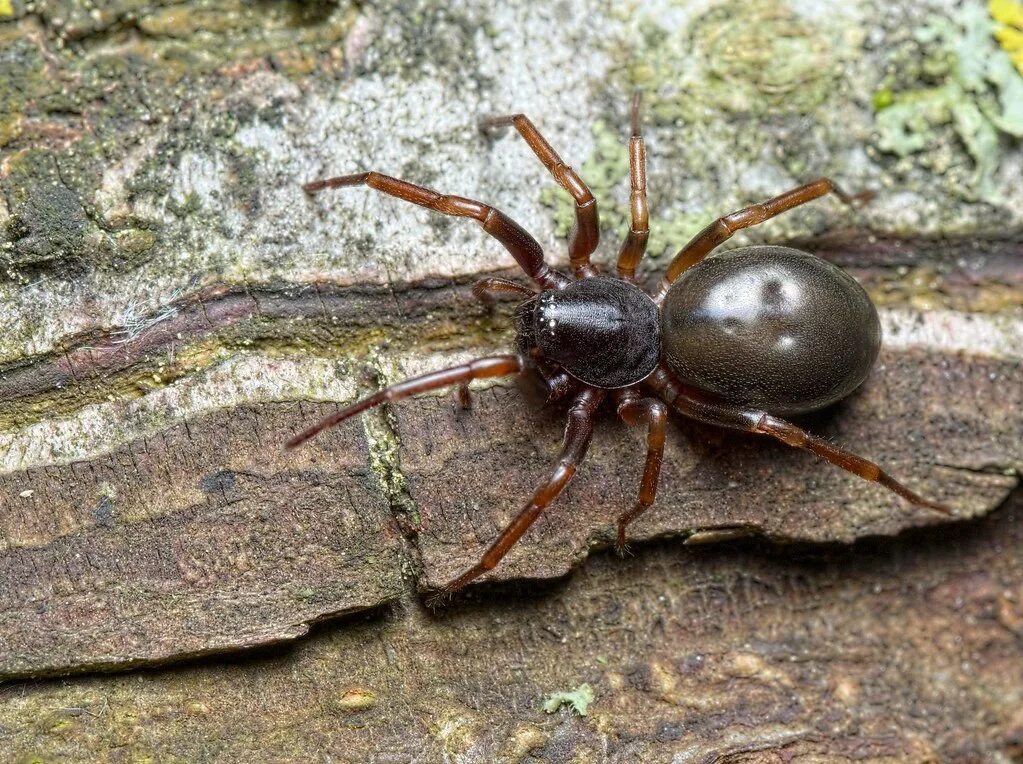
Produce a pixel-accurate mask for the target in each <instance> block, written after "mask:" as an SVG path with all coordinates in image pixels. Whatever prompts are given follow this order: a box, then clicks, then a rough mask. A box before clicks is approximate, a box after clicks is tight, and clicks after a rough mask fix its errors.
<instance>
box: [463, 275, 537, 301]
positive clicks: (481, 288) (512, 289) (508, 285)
mask: <svg viewBox="0 0 1023 764" xmlns="http://www.w3.org/2000/svg"><path fill="white" fill-rule="evenodd" d="M499 294H514V295H518V296H519V297H525V298H529V297H532V296H533V295H535V294H536V292H534V291H533V290H532V289H530V288H529V287H526V286H523V285H522V284H519V283H517V282H515V281H510V280H508V279H501V278H497V277H490V278H485V279H480V280H479V281H477V282H476V283H475V284H473V285H472V296H473V297H475V298H476V299H477V300H479V301H480V302H482V303H483V304H484V305H492V304H493V302H494V299H495V297H496V296H497V295H499Z"/></svg>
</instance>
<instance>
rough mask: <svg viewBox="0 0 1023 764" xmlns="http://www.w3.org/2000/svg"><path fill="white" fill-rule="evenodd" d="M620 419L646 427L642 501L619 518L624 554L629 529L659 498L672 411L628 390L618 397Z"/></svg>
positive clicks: (618, 544) (620, 545)
mask: <svg viewBox="0 0 1023 764" xmlns="http://www.w3.org/2000/svg"><path fill="white" fill-rule="evenodd" d="M618 416H620V417H621V418H622V421H624V422H625V423H626V424H627V425H629V426H630V427H636V426H638V425H641V424H646V426H647V435H646V447H647V450H646V463H645V464H644V466H643V480H642V481H641V482H640V484H639V501H637V502H636V505H635V506H634V507H633V508H632V509H630V510H629V511H628V512H625V513H623V514H621V515H619V517H618V536H617V539H616V541H615V547H616V548H617V549H618V552H619V554H624V552H625V549H626V546H625V528H626V526H627V525H628V524H629V523H631V522H632V521H633V520H635V519H636V518H637V517H639V516H640V515H641V514H643V513H644V512H646V511H647V510H648V509H649V508H650V505H651V504H653V503H654V497H655V496H656V495H657V480H658V478H659V477H660V475H661V461H662V460H663V458H664V433H665V429H666V428H667V425H668V408H667V406H665V405H664V403H662V402H661V401H660V400H658V399H657V398H641V397H640V396H639V395H638V394H636V393H634V392H632V391H628V392H624V393H620V394H619V396H618Z"/></svg>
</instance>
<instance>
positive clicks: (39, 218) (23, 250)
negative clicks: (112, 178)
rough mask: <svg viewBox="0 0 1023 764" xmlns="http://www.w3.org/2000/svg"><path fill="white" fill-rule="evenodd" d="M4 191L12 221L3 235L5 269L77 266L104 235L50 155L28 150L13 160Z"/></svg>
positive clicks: (2, 186)
mask: <svg viewBox="0 0 1023 764" xmlns="http://www.w3.org/2000/svg"><path fill="white" fill-rule="evenodd" d="M6 170H7V172H6V175H5V176H4V177H2V178H0V189H2V191H3V194H4V197H5V198H6V199H7V205H8V208H9V212H10V217H8V218H7V221H6V223H5V230H4V231H3V233H2V234H0V241H2V242H3V245H4V246H3V249H2V250H0V258H2V261H0V262H3V265H4V266H6V268H5V269H7V270H10V269H12V268H15V269H17V268H23V267H41V266H45V265H46V264H49V263H52V262H64V263H77V262H79V261H80V260H81V259H82V257H83V256H84V255H85V252H86V249H87V243H88V241H89V240H90V239H93V238H95V237H96V236H97V234H98V233H99V232H98V230H97V229H96V227H95V226H94V225H93V224H92V223H91V222H90V220H89V218H88V215H87V214H86V212H85V209H84V208H83V207H82V204H81V202H80V200H79V197H78V195H77V194H76V193H75V192H74V191H73V190H72V189H70V188H69V187H68V186H67V185H66V183H65V181H64V179H63V178H62V177H61V173H60V171H59V169H58V166H57V163H56V161H55V158H54V155H53V153H52V152H50V151H46V150H42V149H36V150H32V149H30V150H25V151H22V152H19V153H18V154H16V155H14V156H12V157H9V158H8V160H7V163H6Z"/></svg>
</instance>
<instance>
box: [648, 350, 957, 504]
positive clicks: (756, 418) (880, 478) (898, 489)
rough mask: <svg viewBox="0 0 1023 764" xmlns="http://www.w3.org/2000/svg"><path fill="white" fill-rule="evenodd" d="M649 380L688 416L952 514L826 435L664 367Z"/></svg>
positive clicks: (667, 400) (668, 401) (674, 405)
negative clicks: (712, 392)
mask: <svg viewBox="0 0 1023 764" xmlns="http://www.w3.org/2000/svg"><path fill="white" fill-rule="evenodd" d="M649 381H650V384H651V386H652V387H653V388H654V389H656V390H657V391H658V392H659V394H660V395H661V397H662V398H663V399H664V401H665V402H666V403H667V404H668V405H669V406H672V407H673V408H675V409H676V410H677V411H679V412H680V413H682V414H685V415H686V416H688V417H691V418H693V419H697V420H699V421H701V422H706V423H708V424H713V425H717V426H718V427H728V428H731V429H733V430H745V431H746V432H757V433H761V434H762V435H770V436H772V437H774V438H777V439H778V440H780V441H782V442H783V443H785V444H787V445H789V446H792V447H793V448H801V449H803V450H804V451H809V452H810V453H812V454H816V455H817V456H819V457H821V458H822V459H824V460H826V461H829V462H831V463H832V464H834V465H836V466H838V467H841V468H842V469H844V470H845V471H846V472H851V473H852V474H854V475H858V476H859V477H861V478H863V479H864V480H870V481H872V482H874V483H880V484H881V485H883V486H884V487H885V488H887V489H888V490H889V491H892V492H893V493H896V494H898V495H899V496H901V497H902V498H904V499H905V500H906V501H908V502H909V503H910V504H915V505H917V506H919V507H926V508H927V509H933V510H934V511H935V512H941V513H942V514H945V515H951V514H952V510H951V509H950V508H948V507H946V506H945V505H943V504H938V503H937V502H934V501H930V500H928V499H925V498H923V497H922V496H919V495H918V494H916V493H914V492H913V491H911V490H909V489H908V488H906V486H904V485H903V484H902V483H900V482H899V481H897V480H896V479H895V478H893V477H892V476H891V475H889V474H888V473H887V472H885V471H884V470H882V469H881V468H880V467H879V466H878V465H876V464H874V462H872V461H869V460H867V459H864V458H863V457H862V456H857V455H856V454H854V453H852V452H851V451H846V450H844V449H841V448H839V447H838V446H835V445H832V444H831V443H829V442H828V441H826V440H824V439H823V438H818V437H816V436H815V435H811V434H810V433H808V432H806V431H805V430H802V429H800V428H799V427H796V426H795V425H794V424H792V423H790V422H786V421H785V420H784V419H779V418H778V417H775V416H771V415H770V414H768V413H767V412H766V411H758V410H756V409H746V408H742V407H739V406H731V405H728V404H723V403H718V402H716V401H711V400H709V399H707V398H704V397H702V396H699V395H698V394H697V393H695V392H692V391H689V390H688V389H682V388H681V386H679V385H678V383H677V382H675V381H674V380H672V379H671V378H670V376H669V375H668V374H667V373H666V372H665V371H664V370H663V369H657V370H655V371H654V373H653V374H652V375H651V376H650V377H649Z"/></svg>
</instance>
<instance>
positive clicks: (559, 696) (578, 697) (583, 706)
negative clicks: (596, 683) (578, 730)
mask: <svg viewBox="0 0 1023 764" xmlns="http://www.w3.org/2000/svg"><path fill="white" fill-rule="evenodd" d="M595 697H596V696H595V695H594V693H593V688H592V687H591V686H590V685H589V684H587V683H585V682H584V683H583V684H581V685H579V686H578V687H576V688H575V689H574V690H569V691H559V692H552V693H551V694H550V695H549V696H547V700H546V701H544V704H543V710H544V711H546V712H547V713H549V714H553V713H554V712H555V711H557V710H558V709H559V708H561V707H562V706H569V707H571V709H572V710H573V711H575V713H577V714H578V715H579V716H586V714H587V713H589V708H590V704H591V703H593V700H594V698H595Z"/></svg>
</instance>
